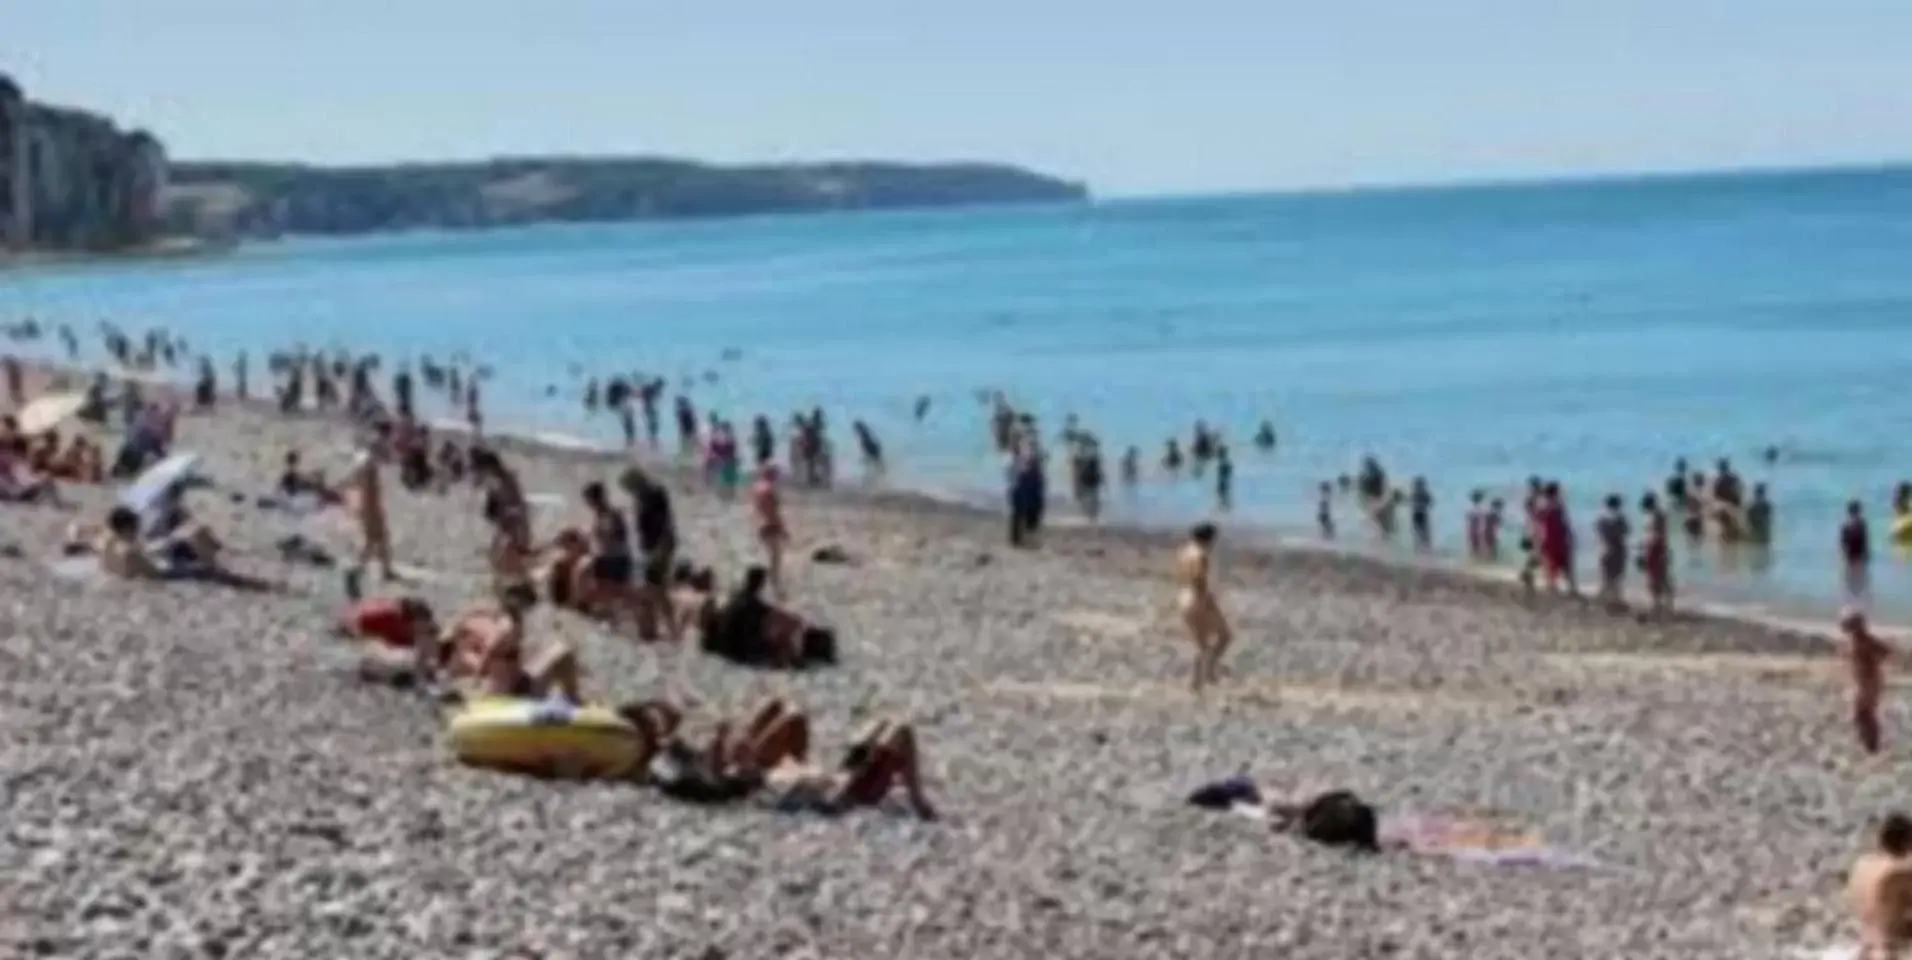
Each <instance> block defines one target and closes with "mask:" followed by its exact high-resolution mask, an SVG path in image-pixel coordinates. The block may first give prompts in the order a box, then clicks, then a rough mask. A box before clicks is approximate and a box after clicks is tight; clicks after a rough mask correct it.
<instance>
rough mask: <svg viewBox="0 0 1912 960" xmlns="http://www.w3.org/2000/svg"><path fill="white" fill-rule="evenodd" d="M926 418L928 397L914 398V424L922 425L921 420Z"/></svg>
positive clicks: (927, 414)
mask: <svg viewBox="0 0 1912 960" xmlns="http://www.w3.org/2000/svg"><path fill="white" fill-rule="evenodd" d="M927 416H929V395H927V394H925V395H923V396H920V397H917V398H916V422H917V423H922V422H923V418H925V417H927Z"/></svg>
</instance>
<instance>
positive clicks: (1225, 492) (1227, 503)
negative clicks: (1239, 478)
mask: <svg viewBox="0 0 1912 960" xmlns="http://www.w3.org/2000/svg"><path fill="white" fill-rule="evenodd" d="M1215 504H1216V506H1218V507H1220V508H1221V509H1222V510H1228V509H1230V508H1232V507H1233V506H1234V505H1235V461H1234V460H1232V459H1230V457H1229V455H1228V444H1225V443H1220V442H1217V443H1216V444H1215Z"/></svg>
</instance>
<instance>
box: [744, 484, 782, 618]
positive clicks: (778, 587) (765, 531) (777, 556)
mask: <svg viewBox="0 0 1912 960" xmlns="http://www.w3.org/2000/svg"><path fill="white" fill-rule="evenodd" d="M778 480H779V474H778V470H777V465H776V464H774V463H766V464H764V465H763V466H762V468H760V469H759V470H758V471H757V479H756V480H755V481H754V482H752V483H751V484H750V509H751V512H752V513H754V514H755V515H756V521H757V542H758V543H759V544H762V545H763V552H764V561H765V563H766V565H767V568H768V570H769V574H770V590H771V592H772V593H773V594H774V595H775V596H776V597H777V599H779V600H781V599H783V598H784V596H785V592H784V583H783V550H784V547H785V546H787V545H789V543H790V528H789V526H787V525H786V524H785V523H784V519H783V497H782V495H781V494H780V493H778V491H777V482H778Z"/></svg>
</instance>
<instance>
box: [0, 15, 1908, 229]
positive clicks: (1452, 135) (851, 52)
mask: <svg viewBox="0 0 1912 960" xmlns="http://www.w3.org/2000/svg"><path fill="white" fill-rule="evenodd" d="M5 7H6V9H5V12H4V13H3V14H0V70H3V71H5V72H7V73H9V74H11V75H12V76H13V77H14V79H15V80H16V81H17V82H19V83H20V84H21V85H22V86H23V87H25V88H27V91H28V94H29V96H32V97H33V98H34V99H42V100H48V101H51V102H56V103H67V104H72V105H78V106H86V107H90V108H94V109H99V110H102V111H104V112H107V113H110V114H112V115H113V116H115V117H116V118H118V119H120V120H121V121H122V122H124V123H127V124H129V125H138V126H144V127H147V128H149V129H151V130H153V131H154V132H155V133H156V134H158V135H159V137H160V138H161V139H162V140H163V141H164V142H165V143H166V145H167V147H168V150H169V151H170V152H171V153H172V154H173V155H174V156H175V157H183V158H215V157H216V158H221V159H276V160H303V161H309V162H316V163H354V162H378V161H390V160H402V159H410V160H432V159H451V158H472V157H483V156H490V155H496V154H520V155H522V154H534V153H568V154H596V153H606V154H612V153H614V154H651V155H674V156H686V157H694V158H699V159H707V160H713V161H719V162H759V161H778V160H794V159H840V158H882V159H899V160H992V161H1003V162H1009V163H1017V164H1022V165H1026V166H1029V167H1032V168H1035V169H1039V170H1042V171H1045V172H1051V173H1056V174H1060V175H1063V176H1067V177H1070V178H1073V179H1081V180H1085V181H1087V182H1088V183H1089V184H1090V185H1091V186H1092V187H1093V188H1094V189H1095V190H1096V191H1097V192H1098V193H1100V194H1105V195H1146V194H1179V193H1207V192H1234V191H1248V190H1259V189H1292V188H1306V187H1313V186H1345V185H1355V184H1368V183H1417V182H1441V181H1450V180H1496V179H1505V178H1524V177H1541V176H1562V175H1580V174H1597V173H1604V172H1620V171H1629V172H1630V171H1642V170H1687V169H1710V168H1716V167H1742V166H1794V165H1800V166H1804V165H1819V164H1844V163H1872V162H1880V161H1890V160H1900V159H1907V158H1912V0H1392V2H1389V0H1313V2H1294V0H1260V2H1252V0H1173V2H1166V0H1154V2H1143V0H1100V2H1089V0H1016V2H1011V0H957V2H952V3H931V2H923V0H914V2H913V0H699V2H665V0H5Z"/></svg>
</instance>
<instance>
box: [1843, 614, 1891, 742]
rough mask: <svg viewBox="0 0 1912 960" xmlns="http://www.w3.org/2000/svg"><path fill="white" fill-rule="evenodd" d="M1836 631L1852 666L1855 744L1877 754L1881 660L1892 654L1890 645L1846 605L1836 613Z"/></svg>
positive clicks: (1881, 686) (1882, 667)
mask: <svg viewBox="0 0 1912 960" xmlns="http://www.w3.org/2000/svg"><path fill="white" fill-rule="evenodd" d="M1839 631H1840V632H1841V633H1842V634H1844V635H1845V654H1846V662H1847V664H1849V665H1850V666H1851V668H1852V726H1853V729H1854V730H1855V731H1857V732H1858V735H1859V745H1860V746H1861V747H1864V748H1865V751H1866V752H1867V753H1870V754H1877V753H1878V752H1879V748H1880V738H1881V737H1882V736H1883V734H1882V731H1881V730H1880V728H1879V699H1880V697H1881V695H1882V694H1883V693H1884V691H1885V664H1886V661H1887V660H1889V659H1890V658H1891V657H1892V647H1891V646H1889V645H1887V644H1886V642H1885V641H1884V640H1881V639H1879V637H1878V635H1876V634H1874V633H1873V632H1872V628H1871V627H1870V626H1869V625H1868V624H1867V622H1866V615H1865V613H1863V612H1862V611H1860V610H1857V609H1853V608H1848V609H1847V610H1846V611H1845V613H1843V614H1842V615H1840V617H1839Z"/></svg>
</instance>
